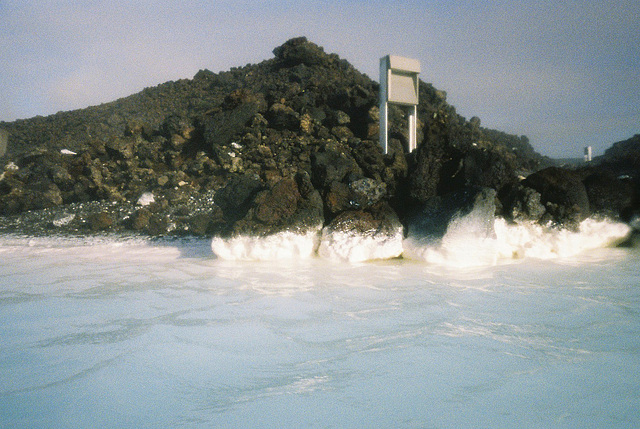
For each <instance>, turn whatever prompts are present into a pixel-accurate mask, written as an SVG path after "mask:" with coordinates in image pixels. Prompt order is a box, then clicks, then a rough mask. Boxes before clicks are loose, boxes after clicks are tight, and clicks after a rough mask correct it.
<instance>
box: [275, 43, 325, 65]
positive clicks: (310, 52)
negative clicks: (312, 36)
mask: <svg viewBox="0 0 640 429" xmlns="http://www.w3.org/2000/svg"><path fill="white" fill-rule="evenodd" d="M273 54H274V55H275V56H276V60H277V61H278V63H279V64H280V65H282V66H284V67H294V66H297V65H299V64H304V65H306V66H317V65H322V64H326V62H327V54H325V52H324V49H322V48H321V47H319V46H318V45H316V44H314V43H311V42H309V41H308V40H307V38H306V37H297V38H294V39H291V40H289V41H287V42H286V43H285V44H283V45H282V46H279V47H277V48H275V49H274V50H273Z"/></svg>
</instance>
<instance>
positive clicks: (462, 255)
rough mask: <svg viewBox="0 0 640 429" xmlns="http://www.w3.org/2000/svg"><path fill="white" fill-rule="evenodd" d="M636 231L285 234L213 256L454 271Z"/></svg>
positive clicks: (575, 250) (487, 224)
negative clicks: (384, 262)
mask: <svg viewBox="0 0 640 429" xmlns="http://www.w3.org/2000/svg"><path fill="white" fill-rule="evenodd" d="M630 231H631V229H630V227H629V226H628V225H626V224H623V223H616V222H612V221H606V220H594V219H587V220H585V221H583V222H582V223H581V224H580V226H579V229H578V230H577V231H572V230H569V229H563V228H554V227H550V226H547V227H545V226H541V225H538V224H536V223H533V222H527V223H519V224H509V223H507V222H506V221H505V220H503V219H493V220H489V221H487V219H479V218H477V217H474V216H469V217H465V218H462V219H458V220H457V221H455V222H452V224H451V225H450V226H449V228H448V230H447V233H446V234H445V236H444V237H443V238H442V239H440V240H437V241H434V240H430V239H419V238H416V237H407V238H404V239H403V231H402V230H401V229H398V230H397V231H396V232H395V233H394V234H358V233H355V232H346V233H345V232H335V231H328V230H327V229H324V230H323V231H322V234H321V235H320V233H319V232H318V231H310V232H307V233H304V234H298V233H294V232H281V233H279V234H275V235H271V236H266V237H246V236H245V237H234V238H230V239H222V238H214V239H213V240H212V243H211V248H212V250H213V253H214V255H216V256H217V257H218V258H221V259H225V260H255V261H265V260H278V259H301V258H309V257H312V256H316V255H317V256H319V257H321V258H324V259H328V260H334V261H343V262H364V261H371V260H379V259H393V258H397V257H400V256H402V257H403V258H406V259H412V260H417V261H423V262H427V263H429V264H436V265H442V266H449V267H481V266H491V265H496V264H499V263H502V262H509V261H513V260H518V259H523V258H537V259H552V258H565V257H570V256H574V255H577V254H579V253H581V252H584V251H587V250H592V249H597V248H601V247H608V246H612V245H615V244H617V243H619V242H620V241H622V240H623V239H624V238H626V237H627V236H628V235H629V233H630Z"/></svg>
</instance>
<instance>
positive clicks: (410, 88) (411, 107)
mask: <svg viewBox="0 0 640 429" xmlns="http://www.w3.org/2000/svg"><path fill="white" fill-rule="evenodd" d="M419 74H420V62H419V61H418V60H414V59H411V58H404V57H399V56H396V55H387V56H386V57H382V58H380V145H381V146H382V149H383V150H384V153H387V152H388V139H389V136H388V134H389V123H388V114H389V103H392V104H397V105H400V106H405V107H407V109H408V113H409V152H412V151H413V150H414V149H415V148H416V145H417V143H416V140H417V137H416V125H417V106H418V93H419V81H418V75H419Z"/></svg>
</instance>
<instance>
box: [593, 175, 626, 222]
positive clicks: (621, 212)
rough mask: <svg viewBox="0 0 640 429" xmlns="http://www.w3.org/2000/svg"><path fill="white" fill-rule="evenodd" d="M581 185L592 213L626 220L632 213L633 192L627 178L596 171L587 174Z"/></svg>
mask: <svg viewBox="0 0 640 429" xmlns="http://www.w3.org/2000/svg"><path fill="white" fill-rule="evenodd" d="M583 183H584V186H585V189H586V192H587V197H588V199H589V208H590V209H591V212H592V213H595V214H599V215H603V216H607V217H611V218H613V219H619V218H625V219H626V218H628V217H629V214H630V213H631V212H633V211H634V208H635V207H634V202H635V191H634V186H633V183H632V181H631V180H630V179H629V178H626V177H621V176H616V175H615V174H614V173H613V172H611V171H609V170H605V169H598V170H596V171H594V172H593V173H592V174H589V175H588V176H587V177H586V178H585V179H584V180H583ZM626 220H628V219H626Z"/></svg>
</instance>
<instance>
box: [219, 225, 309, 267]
mask: <svg viewBox="0 0 640 429" xmlns="http://www.w3.org/2000/svg"><path fill="white" fill-rule="evenodd" d="M318 236H319V229H315V230H310V231H307V232H305V233H296V232H292V231H283V232H279V233H277V234H272V235H267V236H262V237H250V236H240V237H231V238H219V237H215V238H214V239H213V240H212V241H211V250H212V251H213V254H214V255H215V256H217V257H218V258H221V259H225V260H239V261H243V260H249V261H269V260H278V259H297V258H308V257H310V256H312V255H314V254H315V252H316V249H317V248H318Z"/></svg>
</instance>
